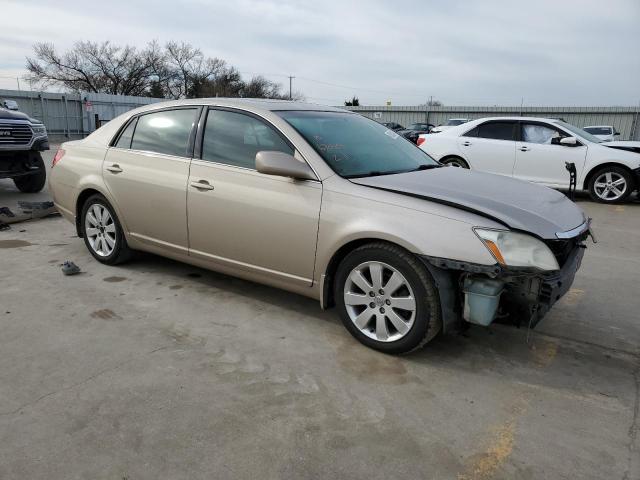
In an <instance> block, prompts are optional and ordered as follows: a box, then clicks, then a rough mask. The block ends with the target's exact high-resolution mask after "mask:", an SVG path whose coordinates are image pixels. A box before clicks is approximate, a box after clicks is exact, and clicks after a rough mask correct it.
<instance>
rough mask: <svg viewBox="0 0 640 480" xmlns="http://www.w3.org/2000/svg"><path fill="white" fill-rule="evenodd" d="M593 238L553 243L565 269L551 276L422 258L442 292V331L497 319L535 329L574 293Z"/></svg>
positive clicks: (541, 273) (524, 270)
mask: <svg viewBox="0 0 640 480" xmlns="http://www.w3.org/2000/svg"><path fill="white" fill-rule="evenodd" d="M588 234H589V232H588V231H585V232H583V233H582V234H581V235H579V236H577V237H574V238H570V239H562V240H558V241H553V244H552V245H550V248H552V250H553V251H554V254H555V255H556V258H557V259H558V263H559V264H560V265H561V268H560V270H556V271H552V272H544V271H540V270H534V269H527V268H510V267H505V266H501V265H498V264H496V265H477V264H471V263H465V262H459V261H455V260H449V259H443V258H437V257H429V256H422V257H421V259H422V260H423V262H424V264H425V265H426V267H427V269H428V270H429V272H430V273H431V275H432V276H433V278H434V280H435V282H436V285H437V287H438V290H439V292H440V304H441V308H442V317H443V330H444V331H445V332H447V331H451V330H455V329H457V327H459V326H460V325H461V324H462V322H463V321H466V322H469V323H475V324H479V325H484V326H487V325H489V324H491V323H492V322H493V321H495V320H496V319H500V320H507V321H509V322H510V323H514V324H517V325H526V326H529V327H532V328H533V327H535V325H537V324H538V322H540V320H541V319H542V318H543V317H544V316H545V315H546V313H547V312H548V311H549V309H550V308H551V307H552V306H553V305H554V304H555V303H556V302H557V301H558V300H560V298H562V296H563V295H564V294H565V293H567V291H569V289H570V288H571V285H572V284H573V281H574V278H575V275H576V272H577V271H578V269H579V268H580V265H581V263H582V258H583V256H584V250H585V248H586V247H585V245H584V240H585V239H586V237H587V235H588ZM550 243H551V242H550Z"/></svg>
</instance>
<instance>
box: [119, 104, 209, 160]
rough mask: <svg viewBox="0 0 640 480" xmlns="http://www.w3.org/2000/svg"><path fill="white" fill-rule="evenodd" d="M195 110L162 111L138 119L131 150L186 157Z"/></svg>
mask: <svg viewBox="0 0 640 480" xmlns="http://www.w3.org/2000/svg"><path fill="white" fill-rule="evenodd" d="M196 111H197V109H195V108H184V109H180V110H163V111H161V112H155V113H148V114H146V115H141V116H140V117H139V118H138V125H137V126H136V128H135V132H134V133H133V139H132V141H131V149H133V150H143V151H147V152H156V153H162V154H165V155H175V156H178V157H186V156H188V152H187V150H188V145H189V137H190V136H191V130H192V129H193V125H194V123H195V120H196Z"/></svg>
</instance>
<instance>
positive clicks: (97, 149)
mask: <svg viewBox="0 0 640 480" xmlns="http://www.w3.org/2000/svg"><path fill="white" fill-rule="evenodd" d="M50 186H51V191H52V192H53V195H54V201H55V204H56V206H57V208H58V209H59V210H60V212H61V213H62V214H63V215H64V216H65V217H66V218H67V219H69V220H70V221H71V222H73V223H74V225H75V226H76V229H77V232H78V234H79V235H80V236H81V237H83V238H84V241H85V243H86V245H87V248H88V249H89V251H90V252H91V254H92V255H93V256H94V257H95V258H96V259H97V260H98V261H100V262H102V263H105V264H110V265H113V264H117V263H121V262H123V261H125V260H127V259H129V258H130V257H131V254H132V251H134V250H145V251H149V252H153V253H157V254H160V255H164V256H166V257H170V258H174V259H177V260H181V261H184V262H187V263H190V264H193V265H198V266H201V267H204V268H209V269H212V270H216V271H219V272H223V273H227V274H230V275H234V276H238V277H242V278H245V279H248V280H253V281H256V282H261V283H265V284H268V285H273V286H276V287H280V288H283V289H286V290H289V291H292V292H296V293H299V294H302V295H306V296H309V297H312V298H316V299H318V300H319V301H320V303H321V306H322V307H323V308H328V307H331V306H334V305H335V306H336V307H337V308H338V310H339V312H340V315H341V317H342V320H343V322H344V325H345V326H346V327H347V329H348V330H349V331H350V332H351V333H352V334H353V335H354V336H355V337H356V338H357V339H358V340H360V341H361V342H362V343H364V344H366V345H368V346H370V347H373V348H376V349H379V350H382V351H385V352H389V353H402V352H407V351H410V350H413V349H415V348H417V347H420V346H421V345H423V344H425V343H426V342H428V341H429V340H431V339H432V338H434V337H435V336H436V335H437V334H438V333H440V332H450V331H453V330H455V329H457V328H459V327H460V326H461V325H464V323H465V322H471V323H477V324H482V325H488V324H490V323H491V322H492V321H493V320H494V318H495V317H496V314H497V312H498V310H500V311H501V313H508V314H511V316H512V318H513V320H514V321H516V322H526V324H529V325H535V324H536V323H537V322H538V321H539V319H540V318H542V316H543V315H544V314H545V313H546V311H547V310H548V309H549V308H550V306H551V305H552V304H553V303H554V302H555V301H556V300H557V299H558V298H560V296H562V295H563V294H564V293H565V292H566V291H567V290H568V288H569V287H570V285H571V283H572V281H573V278H574V275H575V272H576V270H577V268H578V267H579V265H580V261H581V258H582V255H583V251H584V249H583V248H581V246H583V243H584V241H585V239H586V236H587V235H588V233H589V228H590V226H589V221H588V219H587V218H585V216H584V214H583V212H582V210H580V209H579V208H578V207H577V206H576V205H575V204H574V203H573V202H571V201H570V200H568V199H567V198H566V197H565V196H564V195H562V194H561V193H558V192H556V191H553V190H550V189H547V188H545V187H539V186H535V185H532V184H529V183H525V182H520V181H518V180H513V179H510V178H506V177H500V176H495V175H490V174H483V173H478V172H471V171H468V170H462V169H456V168H447V167H442V165H440V164H439V163H437V162H436V161H434V160H433V159H431V158H430V157H429V156H428V155H427V154H425V153H424V152H423V151H421V150H420V149H418V148H416V147H415V146H414V145H412V144H411V143H410V142H408V141H407V140H405V139H404V138H402V137H401V136H399V135H397V134H396V133H395V132H393V131H391V130H388V129H386V128H385V127H384V126H382V125H380V124H378V123H376V122H374V121H372V120H369V119H366V118H364V117H362V116H360V115H357V114H355V113H351V112H347V111H344V110H341V109H336V108H330V107H321V106H318V105H310V104H304V103H296V102H286V101H267V100H237V99H235V100H234V99H228V100H225V99H195V100H183V101H176V102H167V103H160V104H154V105H150V106H146V107H143V108H139V109H136V110H133V111H130V112H128V113H126V114H124V115H122V116H120V117H118V118H117V119H115V120H113V121H111V122H109V123H108V124H107V125H105V126H103V127H102V128H100V129H99V130H97V131H96V132H94V133H93V134H91V135H90V136H88V137H87V138H86V139H84V140H80V141H73V142H67V143H65V144H63V145H62V146H61V149H60V150H59V151H58V153H57V154H56V156H55V158H54V165H53V168H52V170H51V176H50Z"/></svg>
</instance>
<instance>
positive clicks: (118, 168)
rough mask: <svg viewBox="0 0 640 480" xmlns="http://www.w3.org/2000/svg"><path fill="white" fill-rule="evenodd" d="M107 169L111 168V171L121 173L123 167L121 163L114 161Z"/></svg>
mask: <svg viewBox="0 0 640 480" xmlns="http://www.w3.org/2000/svg"><path fill="white" fill-rule="evenodd" d="M107 170H109V171H110V172H111V173H120V172H122V169H121V168H120V165H118V164H117V163H114V164H113V165H111V166H110V167H107Z"/></svg>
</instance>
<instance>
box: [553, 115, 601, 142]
mask: <svg viewBox="0 0 640 480" xmlns="http://www.w3.org/2000/svg"><path fill="white" fill-rule="evenodd" d="M553 123H555V124H556V125H558V126H560V127H562V128H564V129H565V130H568V131H569V132H571V134H573V135H575V136H576V137H578V138H580V139H584V140H587V141H588V142H592V143H602V140H600V139H599V138H598V137H594V136H593V135H591V134H590V133H589V132H585V131H584V130H583V129H581V128H578V127H576V126H575V125H571V124H570V123H567V122H563V121H562V120H557V121H555V122H553Z"/></svg>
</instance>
